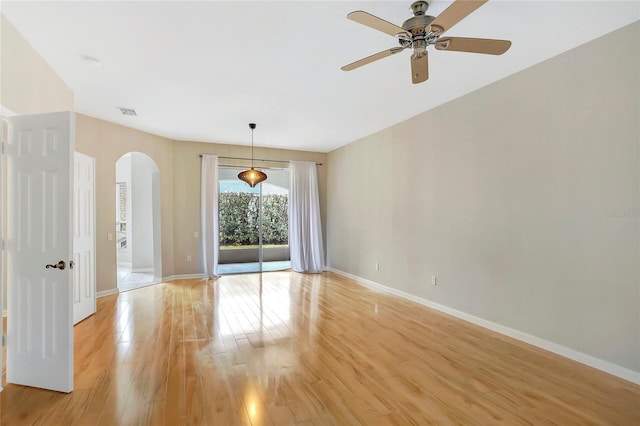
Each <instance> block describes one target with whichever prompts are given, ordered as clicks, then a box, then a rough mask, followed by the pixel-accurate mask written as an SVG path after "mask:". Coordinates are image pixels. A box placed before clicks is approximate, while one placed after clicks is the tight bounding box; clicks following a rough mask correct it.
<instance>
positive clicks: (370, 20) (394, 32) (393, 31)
mask: <svg viewBox="0 0 640 426" xmlns="http://www.w3.org/2000/svg"><path fill="white" fill-rule="evenodd" d="M347 18H349V19H351V20H352V21H355V22H357V23H359V24H362V25H366V26H367V27H371V28H373V29H374V30H378V31H382V32H383V33H387V34H389V35H390V36H393V37H396V36H400V37H402V38H407V39H411V34H409V33H408V32H407V30H405V29H404V28H402V27H399V26H397V25H395V24H392V23H391V22H387V21H385V20H384V19H381V18H378V17H377V16H373V15H372V14H370V13H367V12H364V11H362V10H356V11H355V12H351V13H350V14H348V15H347Z"/></svg>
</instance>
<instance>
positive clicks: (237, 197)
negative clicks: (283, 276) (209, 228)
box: [218, 166, 291, 275]
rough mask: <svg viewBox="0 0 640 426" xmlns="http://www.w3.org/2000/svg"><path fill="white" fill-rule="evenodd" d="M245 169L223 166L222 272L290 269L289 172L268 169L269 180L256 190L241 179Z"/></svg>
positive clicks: (220, 219) (221, 207)
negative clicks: (239, 175) (240, 176)
mask: <svg viewBox="0 0 640 426" xmlns="http://www.w3.org/2000/svg"><path fill="white" fill-rule="evenodd" d="M243 170H244V168H238V167H227V166H220V167H219V188H220V197H219V230H220V237H219V238H220V255H219V265H218V273H220V274H223V275H224V274H234V273H247V272H262V271H275V270H281V269H288V268H290V267H291V262H290V258H289V241H288V239H289V221H288V214H287V210H288V205H289V170H288V169H267V170H265V173H267V175H268V179H267V180H266V181H265V182H263V183H261V184H258V185H256V187H255V188H251V187H250V186H249V185H247V184H246V183H245V182H242V181H241V180H239V179H238V173H240V172H241V171H243Z"/></svg>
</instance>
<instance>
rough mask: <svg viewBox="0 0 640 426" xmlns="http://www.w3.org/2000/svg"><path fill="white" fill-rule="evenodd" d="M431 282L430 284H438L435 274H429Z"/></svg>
mask: <svg viewBox="0 0 640 426" xmlns="http://www.w3.org/2000/svg"><path fill="white" fill-rule="evenodd" d="M431 284H432V285H438V284H437V283H436V276H435V275H432V276H431Z"/></svg>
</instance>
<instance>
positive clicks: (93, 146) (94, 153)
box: [76, 114, 174, 292]
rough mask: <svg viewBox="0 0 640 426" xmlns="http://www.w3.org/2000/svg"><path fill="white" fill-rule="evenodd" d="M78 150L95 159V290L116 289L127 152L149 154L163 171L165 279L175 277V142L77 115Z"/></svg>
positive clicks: (161, 189) (161, 186) (161, 194)
mask: <svg viewBox="0 0 640 426" xmlns="http://www.w3.org/2000/svg"><path fill="white" fill-rule="evenodd" d="M76 151H78V152H81V153H83V154H86V155H90V156H91V157H94V158H95V159H96V236H97V237H96V291H98V292H104V291H108V290H113V289H115V288H116V287H117V278H116V263H117V262H116V246H115V241H110V240H108V239H107V235H108V233H115V224H116V218H115V214H116V213H115V200H116V192H115V183H116V161H118V159H119V158H120V157H121V156H123V155H124V154H126V153H127V152H142V153H144V154H146V155H148V156H149V157H150V158H151V159H152V160H153V161H154V162H155V163H156V165H157V166H158V169H159V170H160V203H161V206H162V209H161V210H162V211H161V215H162V276H164V277H168V276H172V275H174V258H173V253H174V247H173V243H174V241H173V223H174V222H173V210H174V204H173V179H174V171H173V155H174V142H173V141H172V140H170V139H165V138H162V137H160V136H155V135H151V134H149V133H144V132H140V131H138V130H133V129H130V128H128V127H124V126H120V125H118V124H114V123H110V122H107V121H103V120H99V119H97V118H93V117H88V116H86V115H82V114H77V116H76Z"/></svg>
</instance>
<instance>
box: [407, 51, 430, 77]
mask: <svg viewBox="0 0 640 426" xmlns="http://www.w3.org/2000/svg"><path fill="white" fill-rule="evenodd" d="M428 78H429V56H427V51H426V50H425V51H424V52H421V53H414V54H413V55H411V81H412V82H413V84H418V83H422V82H423V81H426V80H427V79H428Z"/></svg>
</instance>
